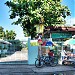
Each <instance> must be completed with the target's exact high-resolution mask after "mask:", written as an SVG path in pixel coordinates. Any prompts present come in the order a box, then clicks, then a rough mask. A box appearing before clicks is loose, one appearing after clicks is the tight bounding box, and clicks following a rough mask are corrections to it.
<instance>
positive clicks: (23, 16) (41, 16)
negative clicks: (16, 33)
mask: <svg viewBox="0 0 75 75" xmlns="http://www.w3.org/2000/svg"><path fill="white" fill-rule="evenodd" d="M5 4H6V5H7V6H8V7H9V8H10V11H11V14H10V19H14V18H16V17H17V16H18V20H17V21H15V22H13V24H15V25H21V27H22V28H23V31H24V33H25V34H26V33H27V35H28V36H29V35H31V36H32V37H34V36H35V35H36V26H35V25H40V24H43V25H44V26H53V25H61V24H64V23H65V18H66V16H69V15H70V11H69V9H68V7H67V6H65V5H61V0H13V1H7V2H6V3H5Z"/></svg>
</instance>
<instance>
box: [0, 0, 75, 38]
mask: <svg viewBox="0 0 75 75" xmlns="http://www.w3.org/2000/svg"><path fill="white" fill-rule="evenodd" d="M6 1H7V0H0V26H2V27H3V28H4V30H6V29H7V30H14V31H15V32H16V34H17V36H16V39H24V34H23V30H22V28H21V27H20V26H17V25H11V23H12V22H13V21H14V20H10V19H9V14H10V13H9V8H8V7H7V6H6V5H5V4H4V3H5V2H6ZM62 4H64V5H67V6H68V7H69V9H70V11H71V16H70V17H68V18H66V20H67V23H71V24H73V23H75V0H63V1H62Z"/></svg>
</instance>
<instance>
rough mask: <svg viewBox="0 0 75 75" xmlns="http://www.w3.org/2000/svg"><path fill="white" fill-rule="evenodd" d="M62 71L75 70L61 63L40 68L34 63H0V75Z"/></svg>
mask: <svg viewBox="0 0 75 75" xmlns="http://www.w3.org/2000/svg"><path fill="white" fill-rule="evenodd" d="M64 71H66V72H70V73H71V71H73V72H74V71H75V68H74V67H73V66H61V65H58V66H56V67H51V66H44V67H42V68H36V67H35V66H34V65H25V64H3V65H1V64H0V75H51V73H59V72H64ZM73 72H72V73H73ZM70 73H69V74H70ZM69 74H68V75H69ZM66 75H67V74H66ZM70 75H72V74H70ZM74 75H75V74H74Z"/></svg>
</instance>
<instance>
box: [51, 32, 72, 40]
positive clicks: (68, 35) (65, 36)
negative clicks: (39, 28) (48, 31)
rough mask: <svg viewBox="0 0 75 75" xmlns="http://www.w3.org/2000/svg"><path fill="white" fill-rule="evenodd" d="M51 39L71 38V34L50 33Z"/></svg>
mask: <svg viewBox="0 0 75 75" xmlns="http://www.w3.org/2000/svg"><path fill="white" fill-rule="evenodd" d="M51 37H52V38H54V39H55V38H71V37H72V34H71V33H52V35H51Z"/></svg>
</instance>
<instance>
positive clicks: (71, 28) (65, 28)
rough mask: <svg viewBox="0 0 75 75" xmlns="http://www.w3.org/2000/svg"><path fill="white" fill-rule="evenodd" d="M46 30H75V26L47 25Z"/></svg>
mask: <svg viewBox="0 0 75 75" xmlns="http://www.w3.org/2000/svg"><path fill="white" fill-rule="evenodd" d="M45 30H50V31H61V32H63V31H64V32H67V31H68V32H75V27H74V26H73V27H65V26H64V27H60V26H47V27H45Z"/></svg>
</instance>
